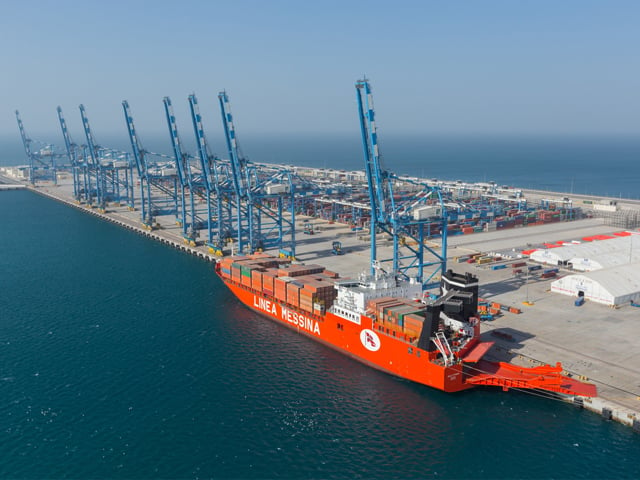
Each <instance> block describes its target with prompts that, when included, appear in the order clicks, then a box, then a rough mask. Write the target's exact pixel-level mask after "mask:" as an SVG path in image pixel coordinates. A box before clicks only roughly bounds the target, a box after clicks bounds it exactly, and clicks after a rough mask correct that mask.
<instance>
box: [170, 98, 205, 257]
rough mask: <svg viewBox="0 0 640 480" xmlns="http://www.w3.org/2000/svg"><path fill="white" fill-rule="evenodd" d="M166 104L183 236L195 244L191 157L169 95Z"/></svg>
mask: <svg viewBox="0 0 640 480" xmlns="http://www.w3.org/2000/svg"><path fill="white" fill-rule="evenodd" d="M162 103H163V104H164V110H165V114H166V117H167V126H168V127H169V136H170V137H171V146H172V148H173V153H174V155H175V162H176V171H177V173H178V180H179V181H180V203H181V207H182V208H181V211H182V220H181V226H182V238H183V239H184V241H185V243H187V244H189V245H192V246H195V245H196V239H197V236H198V230H197V228H196V225H195V222H196V214H195V199H194V191H193V185H192V184H191V172H190V164H189V158H188V156H187V154H186V153H185V152H183V150H182V143H181V142H180V135H179V134H178V125H177V123H176V116H175V114H174V113H173V105H172V104H171V99H170V98H169V97H164V98H163V99H162ZM187 192H188V193H189V207H190V208H189V219H190V222H189V223H188V224H187V214H186V195H187Z"/></svg>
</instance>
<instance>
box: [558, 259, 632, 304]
mask: <svg viewBox="0 0 640 480" xmlns="http://www.w3.org/2000/svg"><path fill="white" fill-rule="evenodd" d="M551 291H552V292H554V293H561V294H564V295H569V296H573V297H584V298H585V300H590V301H593V302H596V303H601V304H603V305H608V306H612V307H613V306H619V305H625V304H627V305H628V304H629V303H630V302H634V303H636V302H638V301H640V263H633V264H629V265H624V266H618V267H614V268H605V269H602V270H598V271H594V272H586V273H584V274H575V275H567V276H565V277H562V278H559V279H558V280H555V281H554V282H552V283H551Z"/></svg>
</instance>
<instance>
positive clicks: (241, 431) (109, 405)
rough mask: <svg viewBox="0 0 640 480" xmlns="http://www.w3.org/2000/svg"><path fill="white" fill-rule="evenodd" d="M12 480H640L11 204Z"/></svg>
mask: <svg viewBox="0 0 640 480" xmlns="http://www.w3.org/2000/svg"><path fill="white" fill-rule="evenodd" d="M0 222H1V225H2V228H0V300H1V302H0V435H1V437H2V441H1V442H0V477H1V478H123V479H124V478H623V477H626V478H637V477H638V476H640V466H639V464H638V461H637V458H639V457H640V437H638V434H637V433H634V432H633V430H632V429H630V428H628V427H624V426H622V425H620V424H617V423H612V422H609V421H605V420H604V419H603V418H602V417H601V416H599V415H596V414H594V413H591V412H588V411H584V410H580V409H578V408H576V407H575V406H572V405H570V404H565V403H561V402H558V401H554V400H550V399H548V398H541V397H538V396H534V395H530V394H524V393H520V392H514V391H511V392H502V391H501V390H500V389H474V390H472V391H469V392H463V393H459V394H445V393H442V392H440V391H437V390H434V389H431V388H428V387H424V386H420V385H417V384H412V383H410V382H407V381H403V380H400V379H398V378H394V377H392V376H390V375H387V374H384V373H381V372H379V371H376V370H373V369H371V368H369V367H367V366H365V365H362V364H360V363H358V362H356V361H353V360H351V359H349V358H347V357H345V356H343V355H341V354H339V353H337V352H335V351H333V350H331V349H328V348H327V347H324V346H322V345H320V344H318V343H316V342H313V341H312V340H310V339H307V338H304V337H302V336H300V335H298V334H297V333H296V332H294V331H291V330H288V329H287V328H285V327H283V326H281V325H278V324H275V323H273V322H271V321H269V320H267V319H266V318H264V317H261V316H260V315H258V314H256V313H254V312H252V311H251V310H249V309H248V308H246V307H244V306H243V305H242V304H240V303H239V301H237V300H236V299H235V298H234V297H233V295H232V294H231V293H229V291H228V290H227V289H226V287H224V285H223V284H222V283H221V281H219V280H218V279H217V278H216V276H215V275H214V273H213V271H212V265H211V264H210V263H207V262H204V261H203V260H200V259H197V258H195V257H192V256H188V255H185V254H184V253H182V252H180V251H177V250H174V249H172V248H170V247H168V246H165V245H162V244H159V243H156V242H154V241H152V240H149V239H147V238H144V237H142V236H139V235H137V234H135V233H133V232H130V231H128V230H124V229H121V228H120V227H117V226H115V225H112V224H110V223H107V222H104V221H101V220H100V219H98V218H96V217H93V216H91V215H87V214H85V213H83V212H81V211H78V210H76V209H73V208H71V207H69V206H66V205H63V204H60V203H57V202H55V201H53V200H50V199H48V198H45V197H41V196H39V195H38V194H36V193H33V192H31V191H6V192H0Z"/></svg>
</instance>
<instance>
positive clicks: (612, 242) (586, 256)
mask: <svg viewBox="0 0 640 480" xmlns="http://www.w3.org/2000/svg"><path fill="white" fill-rule="evenodd" d="M623 233H626V232H623ZM583 240H585V239H583ZM633 247H635V248H633ZM530 259H531V260H532V261H534V262H539V263H544V264H547V265H554V266H564V267H570V268H572V269H573V270H578V271H581V272H591V271H596V270H602V269H610V268H613V267H620V266H623V265H628V264H630V263H638V264H640V238H635V235H632V234H629V235H626V236H622V237H615V238H611V237H607V239H599V240H593V241H589V240H585V241H583V243H579V244H564V245H562V246H558V247H554V248H547V249H540V250H536V251H534V252H532V253H531V256H530Z"/></svg>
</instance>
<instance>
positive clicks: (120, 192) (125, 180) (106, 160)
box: [80, 105, 134, 213]
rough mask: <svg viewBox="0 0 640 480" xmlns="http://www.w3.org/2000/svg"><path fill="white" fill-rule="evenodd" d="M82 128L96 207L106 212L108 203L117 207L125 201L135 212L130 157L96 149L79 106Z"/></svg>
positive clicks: (83, 111) (104, 149) (85, 118)
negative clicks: (94, 190)
mask: <svg viewBox="0 0 640 480" xmlns="http://www.w3.org/2000/svg"><path fill="white" fill-rule="evenodd" d="M80 116H81V118H82V126H83V128H84V133H85V136H86V138H87V149H88V152H89V158H90V161H89V162H88V168H89V170H90V172H91V173H92V174H93V175H94V176H95V179H96V204H97V205H96V206H97V208H98V210H99V211H101V212H102V213H105V212H106V209H107V203H109V202H114V203H115V204H116V205H118V206H119V205H120V204H121V203H122V201H123V200H124V201H125V202H126V203H127V205H128V207H129V208H130V209H133V208H134V198H133V165H132V163H131V158H130V156H129V154H127V153H125V152H120V151H117V150H114V149H109V148H105V147H102V146H100V145H98V144H97V143H96V141H95V138H94V136H93V132H92V131H91V126H90V125H89V119H88V117H87V112H86V109H85V107H84V105H80Z"/></svg>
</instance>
